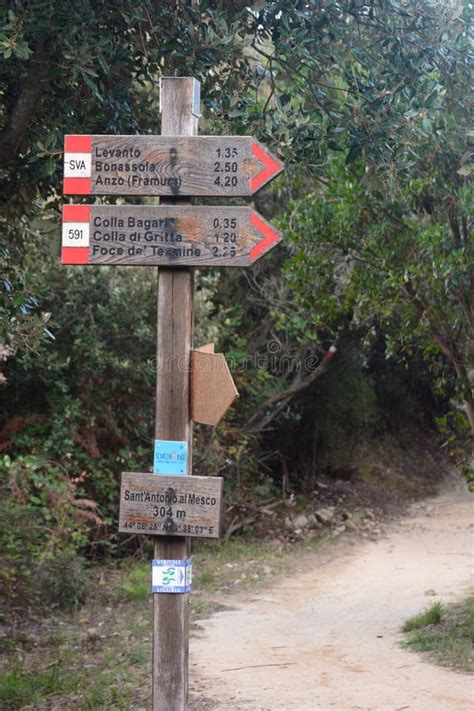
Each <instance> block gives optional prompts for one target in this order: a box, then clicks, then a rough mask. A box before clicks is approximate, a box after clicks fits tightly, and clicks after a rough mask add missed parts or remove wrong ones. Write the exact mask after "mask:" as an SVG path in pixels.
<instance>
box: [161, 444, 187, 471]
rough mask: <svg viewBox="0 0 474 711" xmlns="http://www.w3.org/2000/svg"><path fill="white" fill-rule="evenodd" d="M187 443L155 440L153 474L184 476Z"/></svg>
mask: <svg viewBox="0 0 474 711" xmlns="http://www.w3.org/2000/svg"><path fill="white" fill-rule="evenodd" d="M187 460H188V443H187V442H170V441H168V440H162V439H155V451H154V457H153V474H175V475H178V476H184V475H185V474H186V470H187Z"/></svg>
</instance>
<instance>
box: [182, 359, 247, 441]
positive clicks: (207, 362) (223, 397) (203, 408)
mask: <svg viewBox="0 0 474 711" xmlns="http://www.w3.org/2000/svg"><path fill="white" fill-rule="evenodd" d="M204 348H206V346H204ZM238 397H239V393H238V391H237V388H236V387H235V383H234V380H233V378H232V374H231V372H230V370H229V366H228V365H227V362H226V359H225V357H224V356H223V355H222V353H210V352H209V351H204V350H201V349H197V350H194V351H192V352H191V417H192V419H193V422H199V423H201V424H203V425H213V426H214V427H215V426H216V425H217V424H218V423H219V422H220V420H221V419H222V418H223V417H224V415H225V413H226V412H227V410H228V409H229V407H230V406H231V405H232V403H233V402H234V400H236V398H238Z"/></svg>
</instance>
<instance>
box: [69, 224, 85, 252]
mask: <svg viewBox="0 0 474 711" xmlns="http://www.w3.org/2000/svg"><path fill="white" fill-rule="evenodd" d="M88 246H89V223H88V222H63V247H88Z"/></svg>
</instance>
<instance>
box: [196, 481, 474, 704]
mask: <svg viewBox="0 0 474 711" xmlns="http://www.w3.org/2000/svg"><path fill="white" fill-rule="evenodd" d="M472 500H473V495H472V494H469V493H468V492H467V491H466V488H465V487H464V486H463V487H459V488H456V490H455V491H450V492H448V493H446V494H444V495H442V496H439V497H436V498H433V499H430V500H427V501H426V502H424V503H422V504H415V505H413V506H412V507H411V509H410V511H409V512H408V514H407V515H406V516H404V517H403V518H401V519H400V520H399V521H397V522H393V523H391V524H390V525H389V526H388V527H387V528H386V532H385V535H384V537H383V538H381V539H379V540H378V541H374V542H365V541H363V542H357V543H355V544H354V542H353V541H349V540H348V541H343V542H342V541H341V542H339V543H338V544H337V545H336V546H335V547H330V550H329V551H326V552H325V553H323V554H315V555H314V556H312V557H311V558H310V559H308V560H306V559H305V568H304V569H303V570H302V571H301V572H299V573H297V574H292V576H291V578H290V577H289V578H288V579H281V580H279V581H278V582H277V583H276V584H275V585H274V586H273V587H268V588H267V589H266V590H263V591H261V592H259V593H257V594H253V595H252V597H251V598H250V596H249V595H247V596H244V595H235V596H232V598H231V599H230V602H231V603H232V605H233V606H234V608H235V609H232V610H226V611H223V612H220V613H216V614H215V615H214V616H213V617H212V618H211V619H210V620H206V621H205V622H204V623H203V626H204V633H203V634H202V635H201V637H199V638H194V639H192V640H191V652H190V654H191V657H190V668H191V691H192V698H193V702H192V703H191V704H190V709H191V710H193V709H196V711H197V710H198V709H205V708H209V709H210V708H212V709H217V710H219V711H220V710H222V711H226V710H227V709H229V710H230V709H232V710H235V711H238V710H240V709H245V710H249V709H252V711H273V710H274V709H285V711H290V710H293V709H295V710H296V709H298V711H312V710H313V709H314V710H317V709H318V710H322V711H356V710H357V711H359V710H360V711H408V710H409V711H468V710H469V711H471V710H472V709H473V708H474V693H473V691H474V689H473V678H472V677H471V676H469V675H467V674H461V673H456V672H454V671H450V670H447V669H443V668H441V667H438V666H435V665H433V664H430V663H428V662H427V661H424V660H423V659H422V658H421V656H419V655H417V654H414V653H412V652H408V651H405V650H403V649H401V648H400V646H399V642H400V639H401V635H400V632H399V630H400V626H401V624H402V623H403V622H404V620H406V618H407V617H410V616H411V615H413V614H416V613H418V612H420V611H421V610H422V609H423V608H424V607H425V606H426V605H428V604H430V603H432V602H434V601H435V600H439V599H440V600H442V601H444V602H449V601H450V600H454V599H455V598H456V597H458V596H459V595H460V594H462V593H463V592H464V591H465V590H467V589H468V587H469V586H470V585H472V581H473V579H472V565H473V538H474V518H473V509H472ZM200 695H201V696H200ZM199 698H201V699H202V701H199ZM204 699H208V700H213V701H214V703H212V704H211V703H209V704H208V703H206V702H205V701H204Z"/></svg>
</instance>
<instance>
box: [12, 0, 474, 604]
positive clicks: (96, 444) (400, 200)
mask: <svg viewBox="0 0 474 711" xmlns="http://www.w3.org/2000/svg"><path fill="white" fill-rule="evenodd" d="M472 9H473V6H472V3H470V2H467V1H466V0H464V1H455V0H453V1H452V2H446V3H440V2H438V0H432V1H431V0H400V2H395V1H394V0H373V1H372V2H367V3H361V4H358V3H355V2H352V1H351V2H349V1H341V2H335V1H334V0H307V1H305V2H302V1H299V0H295V1H294V2H291V3H289V2H286V1H280V2H276V1H269V2H263V1H261V2H253V3H252V2H206V1H205V0H202V1H201V2H175V1H170V2H159V3H156V2H152V1H151V0H150V1H147V0H144V1H143V2H140V3H136V2H132V1H131V0H130V1H126V0H124V1H123V2H118V3H110V2H108V1H103V2H101V1H98V0H90V2H87V3H77V2H72V1H68V0H59V1H56V2H50V1H48V0H44V1H43V0H37V1H35V2H26V1H24V2H22V1H20V0H11V1H9V2H3V3H2V5H1V8H0V57H1V61H0V87H1V88H0V184H1V190H0V226H1V236H2V242H1V248H0V261H1V280H2V295H1V301H0V312H1V329H2V331H1V334H0V347H1V353H0V357H2V358H4V362H3V364H2V375H1V376H0V379H1V380H2V384H1V385H0V388H1V390H0V392H1V412H0V452H1V454H0V457H1V463H0V488H1V491H2V499H1V501H0V536H1V544H0V551H1V552H0V555H1V556H2V567H1V571H2V572H1V573H0V576H1V577H0V582H1V584H2V587H3V589H4V590H6V593H7V595H6V598H7V599H8V602H9V605H10V609H14V610H17V611H18V612H21V610H22V609H25V608H27V607H28V606H31V605H34V603H35V602H36V601H37V600H38V599H40V598H41V600H42V603H43V604H47V603H51V604H53V603H54V604H57V603H60V604H63V605H70V604H73V603H74V602H75V601H76V599H77V598H80V596H81V595H82V590H83V582H84V581H85V573H84V568H83V559H84V557H86V558H89V559H90V558H93V557H98V556H99V557H101V556H104V555H109V554H111V555H121V554H122V553H123V552H124V551H125V550H126V546H124V545H123V539H122V538H119V537H118V535H117V534H116V515H117V499H118V481H119V473H120V471H121V470H123V469H125V468H126V469H129V470H133V469H135V470H140V469H143V468H144V467H145V468H148V467H149V466H150V464H151V441H152V430H153V422H152V418H153V393H154V379H155V373H154V357H155V348H156V344H155V308H156V304H155V299H156V274H155V270H153V269H142V270H140V269H136V268H119V267H116V268H108V267H104V268H87V269H86V268H84V269H83V268H72V267H70V268H65V267H61V266H60V265H59V259H58V254H59V232H60V230H59V220H60V217H59V215H60V207H61V205H62V202H63V198H62V196H61V180H62V165H61V160H62V144H63V136H64V134H65V133H92V134H93V133H99V134H100V133H110V134H114V133H156V132H159V128H160V127H159V113H158V99H159V77H160V76H161V75H169V74H175V75H181V76H194V77H196V78H197V79H199V80H200V81H201V82H202V95H203V114H204V115H203V119H202V121H201V128H200V131H201V133H233V134H253V135H255V136H256V137H258V138H259V139H260V140H262V141H264V142H265V143H266V144H267V145H268V146H269V147H270V148H271V149H272V150H273V151H274V152H276V153H277V154H278V155H279V156H280V158H282V159H283V160H284V161H285V163H286V165H287V170H286V172H285V174H284V175H283V176H282V177H280V178H279V179H278V180H277V181H276V182H275V183H274V184H272V186H270V187H269V188H267V189H265V190H264V191H263V192H262V193H261V194H259V195H258V196H257V197H256V199H255V204H256V206H257V208H258V209H259V210H260V211H261V212H262V213H263V214H265V215H266V216H267V217H269V218H271V219H272V220H273V221H274V222H275V223H276V224H278V225H279V226H280V227H281V228H282V229H283V231H284V233H285V241H284V245H283V246H281V247H279V248H278V249H276V250H274V251H273V252H272V254H271V255H269V256H267V257H266V258H265V259H263V260H261V261H260V262H259V263H258V264H257V265H256V266H255V268H254V269H252V270H251V271H244V270H234V271H224V270H221V271H219V272H216V271H200V272H199V273H198V274H197V279H196V283H197V287H196V301H197V317H196V342H197V343H201V342H206V341H208V340H214V341H215V342H216V345H217V348H218V349H219V350H223V351H224V352H225V353H226V354H227V355H228V356H229V359H230V362H231V364H232V366H233V369H234V371H235V378H236V381H237V384H238V387H239V390H240V393H241V398H240V401H239V403H238V405H237V406H236V407H234V408H233V410H232V411H231V412H230V413H229V415H228V416H227V418H226V420H225V421H224V423H223V424H221V425H220V426H219V427H218V428H217V430H215V431H214V430H212V431H211V430H210V428H204V427H203V428H196V456H195V466H196V473H201V474H221V475H223V476H225V478H226V486H227V497H228V500H229V501H232V500H235V498H236V496H237V494H238V495H239V496H242V495H243V494H242V492H245V495H249V492H250V493H251V494H252V495H255V496H262V497H265V496H267V495H268V494H269V493H270V494H271V492H273V491H275V490H278V491H280V490H281V485H282V479H285V482H286V478H288V481H289V486H290V489H291V490H294V491H295V492H297V493H298V492H302V493H304V492H308V491H311V489H312V487H313V486H314V483H315V481H316V480H317V478H318V476H320V475H321V474H325V475H334V476H336V475H338V476H350V470H351V461H352V455H353V451H354V448H355V447H356V446H358V445H360V443H361V442H365V441H367V442H370V441H371V439H373V438H377V437H379V436H380V435H381V434H383V433H386V432H392V433H395V434H396V433H397V432H399V431H400V429H401V428H405V429H406V428H407V427H411V428H416V427H418V428H419V427H422V428H429V427H433V426H434V424H435V422H436V419H438V422H439V423H441V424H442V425H443V427H445V428H448V429H449V431H451V430H450V428H451V427H452V426H453V423H455V424H456V425H457V426H458V427H461V428H462V427H463V426H464V427H467V426H468V424H469V420H470V423H471V426H472V425H473V424H474V412H473V395H472V385H471V383H470V381H469V358H470V357H471V358H472V343H473V335H472V328H473V323H474V319H473V308H472V298H473V286H474V283H473V279H474V270H473V268H472V267H473V259H472V242H470V220H471V219H472V218H471V217H470V210H471V211H472V187H471V183H470V182H469V177H470V175H471V173H472V151H471V149H470V148H469V141H470V139H472V130H471V129H470V124H469V118H470V113H471V109H472V106H469V103H468V102H469V97H470V88H469V78H470V77H469V74H470V68H471V66H472V63H471V55H470V51H471V50H472V36H471V35H470V28H471V27H472ZM208 202H211V201H208ZM212 202H216V201H212ZM331 345H336V346H337V348H338V351H337V354H336V357H335V358H334V359H333V360H332V361H331V362H329V361H326V360H325V354H326V352H327V351H328V349H329V347H330V346H331ZM446 431H447V430H446ZM285 485H286V484H285ZM136 544H137V541H136V540H135V541H132V542H131V543H130V544H128V545H131V546H133V545H136ZM73 554H74V557H72V555H73ZM68 560H69V561H71V560H74V561H75V563H74V566H72V567H71V566H68V567H67V568H66V566H65V562H66V561H68ZM66 571H67V572H66ZM66 578H67V579H66ZM33 580H34V581H35V582H34V584H33V583H32V581H33Z"/></svg>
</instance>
